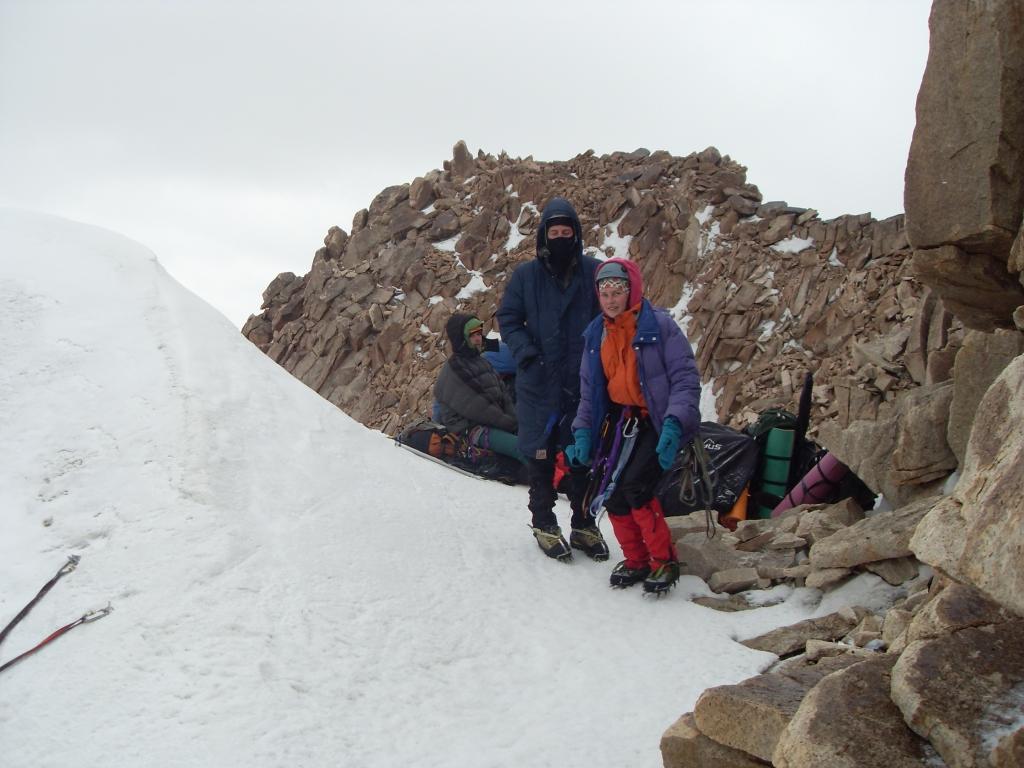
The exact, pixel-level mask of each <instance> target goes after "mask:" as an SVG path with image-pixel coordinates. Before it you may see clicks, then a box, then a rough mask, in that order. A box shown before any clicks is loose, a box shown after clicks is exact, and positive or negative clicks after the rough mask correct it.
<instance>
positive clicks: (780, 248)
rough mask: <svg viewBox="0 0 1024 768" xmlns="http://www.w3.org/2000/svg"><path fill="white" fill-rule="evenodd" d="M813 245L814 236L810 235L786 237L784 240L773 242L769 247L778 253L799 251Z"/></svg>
mask: <svg viewBox="0 0 1024 768" xmlns="http://www.w3.org/2000/svg"><path fill="white" fill-rule="evenodd" d="M813 245H814V238H812V237H787V238H786V239H785V240H780V241H779V242H777V243H775V245H773V246H771V249H772V250H773V251H777V252H779V253H800V251H806V250H807V249H808V248H810V247H811V246H813Z"/></svg>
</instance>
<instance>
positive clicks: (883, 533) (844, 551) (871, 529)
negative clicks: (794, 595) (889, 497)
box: [811, 498, 938, 569]
mask: <svg viewBox="0 0 1024 768" xmlns="http://www.w3.org/2000/svg"><path fill="white" fill-rule="evenodd" d="M937 501H938V499H937V498H927V499H921V500H920V501H916V502H914V503H912V504H908V505H906V506H904V507H900V508H899V509H896V510H893V511H891V512H880V513H879V514H877V515H873V516H871V517H866V518H864V519H863V520H861V521H859V522H856V523H854V524H853V525H851V526H849V527H847V528H843V529H842V530H840V531H837V532H836V533H834V534H832V535H831V536H829V537H828V538H826V539H822V540H821V541H819V542H817V543H816V544H815V545H814V546H813V547H811V566H812V567H813V568H816V569H817V568H852V567H854V566H856V565H862V564H864V563H871V562H875V561H877V560H889V559H892V558H895V557H906V556H907V555H909V554H911V549H910V540H911V537H912V536H913V535H914V531H915V530H916V529H917V527H918V524H919V523H920V522H921V519H922V518H923V517H924V516H925V515H926V514H927V513H928V512H929V511H930V510H931V508H932V507H933V506H934V505H935V503H936V502H937Z"/></svg>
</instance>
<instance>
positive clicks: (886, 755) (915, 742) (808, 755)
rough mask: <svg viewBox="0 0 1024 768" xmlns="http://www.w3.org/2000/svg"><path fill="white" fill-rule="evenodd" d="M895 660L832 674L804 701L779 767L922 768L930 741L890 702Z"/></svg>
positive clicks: (780, 748) (778, 755)
mask: <svg viewBox="0 0 1024 768" xmlns="http://www.w3.org/2000/svg"><path fill="white" fill-rule="evenodd" d="M895 663H896V657H894V656H881V657H879V658H875V659H870V660H867V661H864V662H862V663H858V664H855V665H853V666H851V667H849V668H848V669H846V670H841V671H839V672H836V673H834V674H832V675H829V676H828V677H827V678H826V679H824V680H823V681H822V682H821V683H820V684H819V685H816V686H815V687H814V689H813V690H812V691H811V692H810V693H809V694H808V695H807V696H806V697H805V698H804V699H803V700H802V701H801V703H800V707H799V708H798V709H797V711H796V712H795V713H794V715H793V717H792V718H791V719H790V721H789V723H788V724H787V726H786V728H785V730H784V731H783V732H782V734H781V735H780V737H779V740H778V743H777V745H776V747H775V751H774V753H773V755H772V764H773V765H775V766H776V768H819V767H820V766H826V765H827V766H829V768H920V766H922V765H925V764H927V758H928V757H930V755H929V749H928V747H929V745H928V742H926V741H924V740H923V739H921V738H919V737H918V736H917V735H915V734H914V732H913V731H911V730H910V729H909V728H908V727H907V725H906V723H904V722H903V717H902V715H901V713H900V711H899V709H897V708H896V705H895V704H893V702H892V700H891V699H890V698H889V695H888V691H889V685H890V677H891V671H892V667H893V664H895Z"/></svg>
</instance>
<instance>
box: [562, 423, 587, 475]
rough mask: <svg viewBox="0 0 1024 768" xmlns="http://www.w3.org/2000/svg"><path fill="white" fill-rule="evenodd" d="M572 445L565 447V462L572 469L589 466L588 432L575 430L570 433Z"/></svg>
mask: <svg viewBox="0 0 1024 768" xmlns="http://www.w3.org/2000/svg"><path fill="white" fill-rule="evenodd" d="M572 439H573V443H572V445H569V446H566V449H565V460H566V461H568V462H569V465H570V466H573V467H589V466H590V430H589V429H576V430H573V433H572Z"/></svg>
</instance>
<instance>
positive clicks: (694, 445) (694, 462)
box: [679, 434, 717, 539]
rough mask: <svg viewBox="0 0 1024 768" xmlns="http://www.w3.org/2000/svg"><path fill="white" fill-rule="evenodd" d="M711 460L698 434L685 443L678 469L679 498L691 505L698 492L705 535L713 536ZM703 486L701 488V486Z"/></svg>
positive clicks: (713, 490) (713, 488)
mask: <svg viewBox="0 0 1024 768" xmlns="http://www.w3.org/2000/svg"><path fill="white" fill-rule="evenodd" d="M710 466H711V461H710V459H708V452H707V450H706V449H705V448H704V442H703V441H702V440H701V437H700V434H697V435H695V436H694V438H693V439H692V440H691V441H690V442H689V443H687V444H686V447H684V448H683V450H682V466H681V467H680V470H679V500H680V501H681V502H682V503H683V504H685V505H686V506H688V507H689V506H693V505H694V504H695V503H696V501H697V495H698V492H699V493H701V496H702V498H703V499H704V515H705V517H706V519H707V537H708V538H709V539H711V538H714V535H715V523H716V522H717V521H716V519H715V518H716V515H715V512H714V510H713V509H712V508H711V502H712V500H713V499H714V498H715V480H714V478H713V477H712V476H711V470H710ZM701 486H703V488H701Z"/></svg>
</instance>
